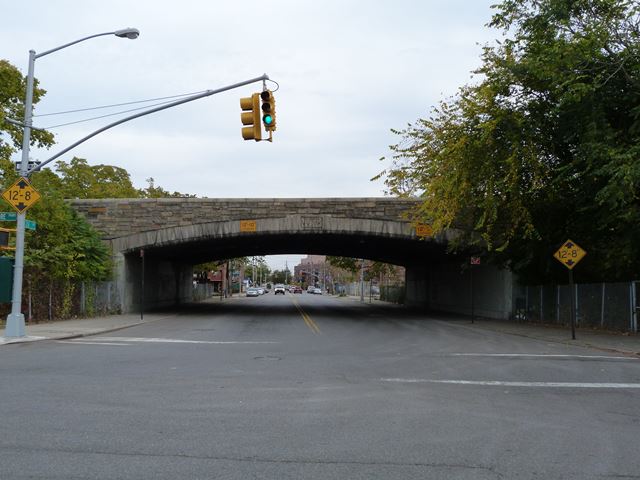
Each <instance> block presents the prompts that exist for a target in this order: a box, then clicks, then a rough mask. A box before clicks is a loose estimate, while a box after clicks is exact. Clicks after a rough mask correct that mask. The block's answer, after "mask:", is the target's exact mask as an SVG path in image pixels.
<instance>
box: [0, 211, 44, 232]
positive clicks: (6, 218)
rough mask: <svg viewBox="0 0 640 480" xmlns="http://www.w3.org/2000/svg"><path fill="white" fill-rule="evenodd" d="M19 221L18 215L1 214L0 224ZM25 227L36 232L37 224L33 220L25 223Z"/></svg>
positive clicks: (12, 213)
mask: <svg viewBox="0 0 640 480" xmlns="http://www.w3.org/2000/svg"><path fill="white" fill-rule="evenodd" d="M17 220H18V214H17V213H15V212H0V222H15V221H17ZM24 227H25V228H26V229H27V230H35V229H36V227H37V223H36V222H34V221H33V220H26V219H25V221H24Z"/></svg>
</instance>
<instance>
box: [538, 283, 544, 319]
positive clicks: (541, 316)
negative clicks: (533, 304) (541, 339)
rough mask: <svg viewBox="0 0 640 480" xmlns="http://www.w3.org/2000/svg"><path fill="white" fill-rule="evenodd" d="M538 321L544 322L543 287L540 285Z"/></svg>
mask: <svg viewBox="0 0 640 480" xmlns="http://www.w3.org/2000/svg"><path fill="white" fill-rule="evenodd" d="M538 321H539V322H544V287H543V286H542V285H540V318H539V319H538Z"/></svg>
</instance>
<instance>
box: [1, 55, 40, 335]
mask: <svg viewBox="0 0 640 480" xmlns="http://www.w3.org/2000/svg"><path fill="white" fill-rule="evenodd" d="M35 61H36V52H35V51H34V50H29V69H28V72H27V93H26V96H25V101H24V126H23V133H22V157H21V162H20V176H22V177H25V176H26V175H27V171H28V170H29V146H30V144H31V115H32V109H33V70H34V68H35ZM25 218H26V212H22V213H18V215H17V218H16V220H17V223H16V251H15V260H14V264H13V293H12V297H11V313H10V314H9V316H8V317H7V325H6V328H5V333H4V335H5V337H24V315H23V314H22V312H21V307H22V273H23V270H24V237H25V228H24V226H25Z"/></svg>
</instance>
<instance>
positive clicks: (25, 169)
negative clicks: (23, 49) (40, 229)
mask: <svg viewBox="0 0 640 480" xmlns="http://www.w3.org/2000/svg"><path fill="white" fill-rule="evenodd" d="M114 33H116V32H107V33H99V34H97V35H91V36H89V37H85V38H81V39H80V40H76V41H74V42H71V43H67V44H65V45H62V46H60V47H57V48H54V49H51V50H47V51H46V52H42V53H40V54H38V55H36V52H35V50H29V66H28V69H27V91H26V93H25V101H24V124H23V126H22V128H23V130H22V156H21V162H20V176H21V177H28V175H29V173H30V170H29V147H30V145H31V118H32V114H33V83H34V74H33V72H34V69H35V62H36V58H40V57H43V56H45V55H48V54H50V53H53V52H55V51H57V50H60V49H62V48H65V47H68V46H70V45H73V44H76V43H78V42H82V41H84V40H88V39H89V38H93V37H98V36H102V35H111V34H114ZM25 219H26V212H22V213H18V215H17V218H16V250H15V257H14V265H13V292H12V296H11V313H10V314H9V315H8V316H7V323H6V327H5V333H4V335H5V337H24V336H25V331H24V314H23V313H22V311H21V310H22V275H23V271H24V243H25V241H24V240H25Z"/></svg>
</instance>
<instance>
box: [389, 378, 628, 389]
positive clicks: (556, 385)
mask: <svg viewBox="0 0 640 480" xmlns="http://www.w3.org/2000/svg"><path fill="white" fill-rule="evenodd" d="M380 380H381V381H383V382H395V383H443V384H451V385H483V386H490V387H546V388H640V383H584V382H502V381H497V380H430V379H427V378H381V379H380Z"/></svg>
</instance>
